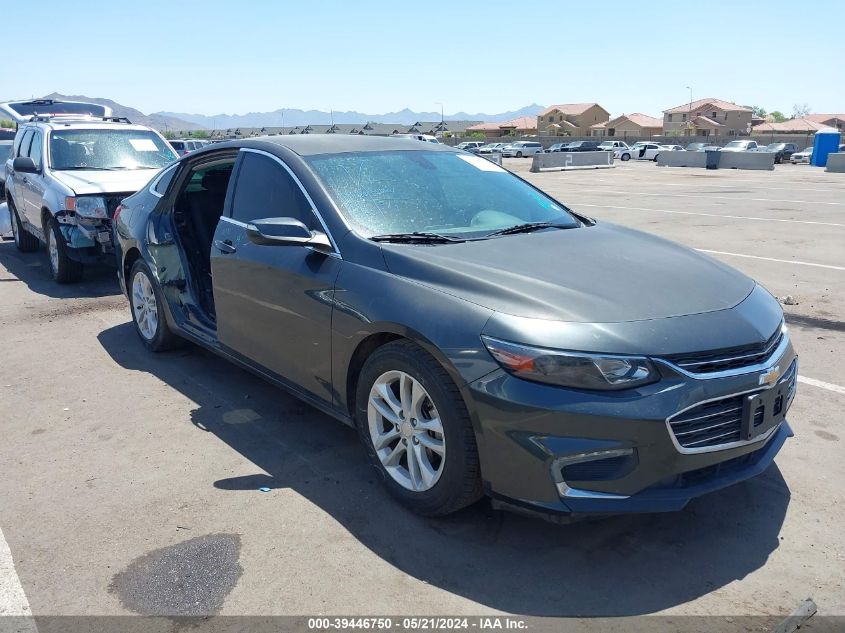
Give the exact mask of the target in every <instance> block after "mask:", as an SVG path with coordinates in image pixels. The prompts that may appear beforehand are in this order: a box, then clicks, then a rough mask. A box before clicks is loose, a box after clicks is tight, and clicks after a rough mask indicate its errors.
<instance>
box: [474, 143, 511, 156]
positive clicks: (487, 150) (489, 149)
mask: <svg viewBox="0 0 845 633" xmlns="http://www.w3.org/2000/svg"><path fill="white" fill-rule="evenodd" d="M506 145H507V143H487V145H482V146H481V147H479V148H478V153H479V154H501V153H502V149H504V147H505V146H506Z"/></svg>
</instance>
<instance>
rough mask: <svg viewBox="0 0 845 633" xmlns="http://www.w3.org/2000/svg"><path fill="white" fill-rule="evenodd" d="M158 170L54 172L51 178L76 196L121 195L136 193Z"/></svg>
mask: <svg viewBox="0 0 845 633" xmlns="http://www.w3.org/2000/svg"><path fill="white" fill-rule="evenodd" d="M159 171H160V170H159V169H132V170H129V169H127V170H125V171H124V170H121V171H98V170H95V169H90V170H88V169H86V170H84V171H54V172H53V177H54V178H55V179H56V180H58V181H59V182H61V183H62V184H63V185H66V186H68V187H70V188H71V189H73V191H74V193H75V194H76V195H86V194H95V193H123V192H126V191H138V190H139V189H141V188H142V187H143V186H144V185H145V184H147V183H148V182H149V181H150V180H151V179H152V177H153V176H155V175H156V174H157V173H158V172H159Z"/></svg>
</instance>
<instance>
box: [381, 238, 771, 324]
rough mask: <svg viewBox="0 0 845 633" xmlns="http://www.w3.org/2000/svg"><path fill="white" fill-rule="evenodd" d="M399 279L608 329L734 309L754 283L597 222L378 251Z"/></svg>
mask: <svg viewBox="0 0 845 633" xmlns="http://www.w3.org/2000/svg"><path fill="white" fill-rule="evenodd" d="M381 246H382V249H383V252H384V257H385V262H386V264H387V267H388V269H389V270H390V271H391V272H392V273H394V274H396V275H399V276H402V277H406V278H408V279H410V280H413V281H415V282H418V283H422V284H425V285H427V286H431V287H434V288H437V289H439V290H442V291H443V292H447V293H449V294H453V295H455V296H458V297H461V298H463V299H466V300H467V301H471V302H473V303H476V304H478V305H482V306H484V307H486V308H489V309H491V310H495V311H496V312H500V313H504V314H510V315H515V316H522V317H529V318H534V319H547V320H554V321H569V322H583V323H610V322H623V321H641V320H646V319H660V318H669V317H677V316H685V315H691V314H700V313H704V312H713V311H717V310H725V309H728V308H732V307H734V306H736V305H737V304H739V303H740V302H742V301H743V299H745V298H746V297H747V296H748V295H749V294H750V293H751V291H752V290H753V289H754V281H752V280H751V279H749V278H748V277H746V276H745V275H743V274H741V273H739V272H737V271H736V270H734V269H733V268H730V267H728V266H726V265H724V264H722V263H720V262H718V261H716V260H714V259H711V258H710V257H707V256H705V255H702V254H700V253H698V252H696V251H694V250H692V249H689V248H686V247H684V246H681V245H679V244H675V243H673V242H669V241H668V240H664V239H661V238H658V237H655V236H652V235H648V234H646V233H641V232H639V231H634V230H632V229H628V228H624V227H621V226H616V225H613V224H604V223H603V224H598V225H596V226H592V227H585V228H577V229H565V230H554V229H553V230H547V231H540V232H537V233H525V234H516V235H507V236H503V237H501V238H492V239H488V240H479V241H475V242H464V243H457V244H442V245H413V244H389V243H382V244H381Z"/></svg>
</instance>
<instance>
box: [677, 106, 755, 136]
mask: <svg viewBox="0 0 845 633" xmlns="http://www.w3.org/2000/svg"><path fill="white" fill-rule="evenodd" d="M751 116H752V111H751V108H746V107H744V106H741V105H737V104H735V103H731V102H730V101H722V100H721V99H714V98H712V97H708V98H706V99H699V100H698V101H693V102H691V103H685V104H684V105H679V106H677V107H675V108H670V109H669V110H664V111H663V134H665V135H668V136H675V135H683V136H747V135H748V133H749V131H750V130H751Z"/></svg>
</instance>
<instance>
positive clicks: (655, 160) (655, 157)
mask: <svg viewBox="0 0 845 633" xmlns="http://www.w3.org/2000/svg"><path fill="white" fill-rule="evenodd" d="M658 156H660V154H655V155H654V162H655V163H656V162H657V157H658Z"/></svg>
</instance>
